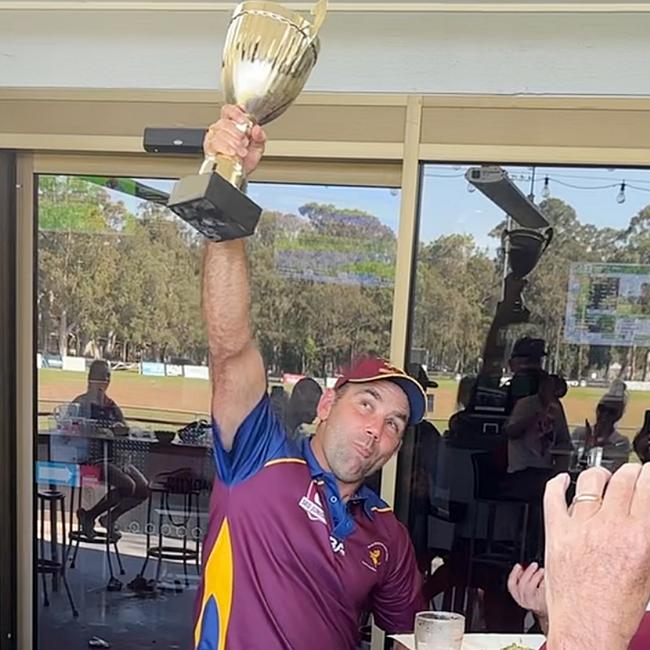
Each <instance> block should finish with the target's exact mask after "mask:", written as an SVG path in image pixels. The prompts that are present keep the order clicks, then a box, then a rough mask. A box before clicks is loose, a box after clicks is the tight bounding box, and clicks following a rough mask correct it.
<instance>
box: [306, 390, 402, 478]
mask: <svg viewBox="0 0 650 650" xmlns="http://www.w3.org/2000/svg"><path fill="white" fill-rule="evenodd" d="M318 416H319V418H320V419H321V422H322V425H321V426H320V427H319V429H318V433H317V434H316V435H317V436H318V439H319V443H320V444H321V446H322V448H323V453H324V454H325V459H326V460H327V464H328V465H329V467H330V469H331V471H332V473H333V474H334V476H336V478H337V479H338V480H339V481H341V482H342V483H359V482H361V481H362V480H363V479H364V478H365V477H366V476H369V475H371V474H373V473H374V472H376V471H377V470H378V469H379V468H381V467H382V466H383V465H384V464H385V463H386V462H387V461H388V459H389V458H390V457H391V456H392V455H393V454H394V453H395V451H397V449H398V448H399V445H400V443H401V441H402V436H403V435H404V431H405V429H406V423H407V421H408V417H409V403H408V400H407V398H406V394H405V393H404V392H403V391H402V389H401V388H400V387H399V386H398V385H397V384H395V383H393V382H391V381H387V380H386V381H384V380H379V381H373V382H367V383H363V384H347V385H345V386H344V387H343V388H342V389H340V390H339V392H338V394H337V393H335V392H334V391H333V390H328V391H327V392H326V393H325V394H324V395H323V397H322V399H321V401H320V403H319V405H318Z"/></svg>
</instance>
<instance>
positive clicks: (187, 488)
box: [140, 470, 201, 586]
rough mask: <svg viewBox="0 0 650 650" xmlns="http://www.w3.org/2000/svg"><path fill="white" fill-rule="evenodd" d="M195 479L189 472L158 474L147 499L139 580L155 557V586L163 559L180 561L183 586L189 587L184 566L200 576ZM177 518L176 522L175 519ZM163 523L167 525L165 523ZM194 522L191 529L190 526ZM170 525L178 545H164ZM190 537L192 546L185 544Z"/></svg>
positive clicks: (197, 497)
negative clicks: (155, 534) (192, 567)
mask: <svg viewBox="0 0 650 650" xmlns="http://www.w3.org/2000/svg"><path fill="white" fill-rule="evenodd" d="M195 485H196V478H195V477H194V475H193V474H192V473H191V471H189V470H188V471H186V472H185V473H174V475H161V476H159V477H157V480H156V482H154V483H153V484H152V485H151V487H150V493H149V500H148V503H147V523H146V526H145V535H146V543H147V549H146V554H145V560H144V563H143V565H142V569H141V570H140V576H141V577H143V576H144V574H145V571H146V570H147V565H148V563H149V558H156V560H157V565H156V578H155V582H156V584H157V583H158V582H159V581H160V572H161V568H162V561H163V560H181V561H182V562H183V573H184V575H185V585H186V586H188V585H189V580H188V576H187V563H188V562H194V563H195V566H196V572H197V574H200V571H201V567H200V555H201V554H200V545H201V528H200V512H199V496H200V490H199V489H198V488H197V487H195ZM174 496H176V497H179V498H178V499H177V501H180V504H179V505H180V510H179V511H175V510H174V509H173V507H172V506H173V504H172V500H173V497H174ZM156 497H157V498H158V507H157V508H156V511H157V515H158V544H157V545H156V546H152V545H151V537H152V535H153V531H154V529H155V527H154V522H153V518H152V511H153V504H154V499H155V498H156ZM176 516H178V517H179V519H175V517H176ZM165 520H167V523H166V522H165ZM192 520H194V526H192ZM172 526H173V527H175V528H176V535H177V539H179V538H180V540H181V541H182V545H181V546H179V545H178V544H175V545H171V544H165V542H164V537H170V536H171V533H172ZM191 538H194V540H193V544H192V547H189V546H188V542H189V540H190V539H191Z"/></svg>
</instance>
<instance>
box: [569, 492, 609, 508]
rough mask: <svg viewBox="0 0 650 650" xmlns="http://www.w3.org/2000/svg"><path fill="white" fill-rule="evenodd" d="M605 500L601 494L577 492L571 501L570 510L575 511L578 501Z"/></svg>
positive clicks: (595, 501)
mask: <svg viewBox="0 0 650 650" xmlns="http://www.w3.org/2000/svg"><path fill="white" fill-rule="evenodd" d="M602 502H603V497H602V496H600V495H599V494H588V493H585V494H576V495H575V496H574V497H573V501H571V507H570V508H569V510H570V512H573V510H574V509H575V507H576V505H577V504H578V503H598V504H601V503H602Z"/></svg>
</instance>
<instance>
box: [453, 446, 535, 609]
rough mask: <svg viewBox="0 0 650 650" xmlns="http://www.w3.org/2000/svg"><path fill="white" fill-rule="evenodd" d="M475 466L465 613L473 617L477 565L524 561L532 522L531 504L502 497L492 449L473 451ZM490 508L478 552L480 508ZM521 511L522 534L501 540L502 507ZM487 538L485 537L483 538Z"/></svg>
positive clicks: (508, 565) (502, 565)
mask: <svg viewBox="0 0 650 650" xmlns="http://www.w3.org/2000/svg"><path fill="white" fill-rule="evenodd" d="M472 464H473V466H474V517H473V524H472V533H471V537H470V544H469V557H468V562H467V580H466V584H467V591H468V595H467V602H466V610H465V616H466V617H467V620H468V621H471V616H472V611H473V605H474V598H473V595H474V593H473V587H472V580H473V578H474V571H475V569H476V567H477V566H479V565H483V566H491V567H496V568H500V569H503V570H504V571H507V570H510V569H511V568H512V566H513V565H514V564H515V562H519V563H523V561H524V558H525V555H526V541H527V538H528V525H529V522H530V510H531V504H530V503H529V502H527V501H525V500H523V499H522V500H516V499H511V498H504V497H499V495H498V491H497V490H498V478H499V472H498V470H497V469H495V467H494V462H493V457H492V455H491V454H489V453H478V454H474V455H472ZM480 510H483V511H487V513H486V514H487V521H486V534H485V538H484V545H483V548H482V549H481V551H479V552H477V549H476V541H477V539H479V531H478V527H479V525H478V524H479V511H480ZM515 510H516V511H517V523H516V528H517V530H518V532H519V534H518V535H517V536H516V537H515V538H514V539H510V540H507V541H506V540H497V539H496V534H495V525H496V520H497V515H498V513H499V511H501V512H503V511H506V512H513V511H515ZM481 539H483V538H481Z"/></svg>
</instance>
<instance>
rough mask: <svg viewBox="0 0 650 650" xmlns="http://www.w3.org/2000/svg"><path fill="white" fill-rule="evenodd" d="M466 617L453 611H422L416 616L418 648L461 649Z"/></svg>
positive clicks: (434, 649) (416, 642)
mask: <svg viewBox="0 0 650 650" xmlns="http://www.w3.org/2000/svg"><path fill="white" fill-rule="evenodd" d="M464 634H465V617H464V616H461V615H460V614H454V613H453V612H420V613H419V614H416V616H415V648H416V650H461V647H462V645H463V635H464Z"/></svg>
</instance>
